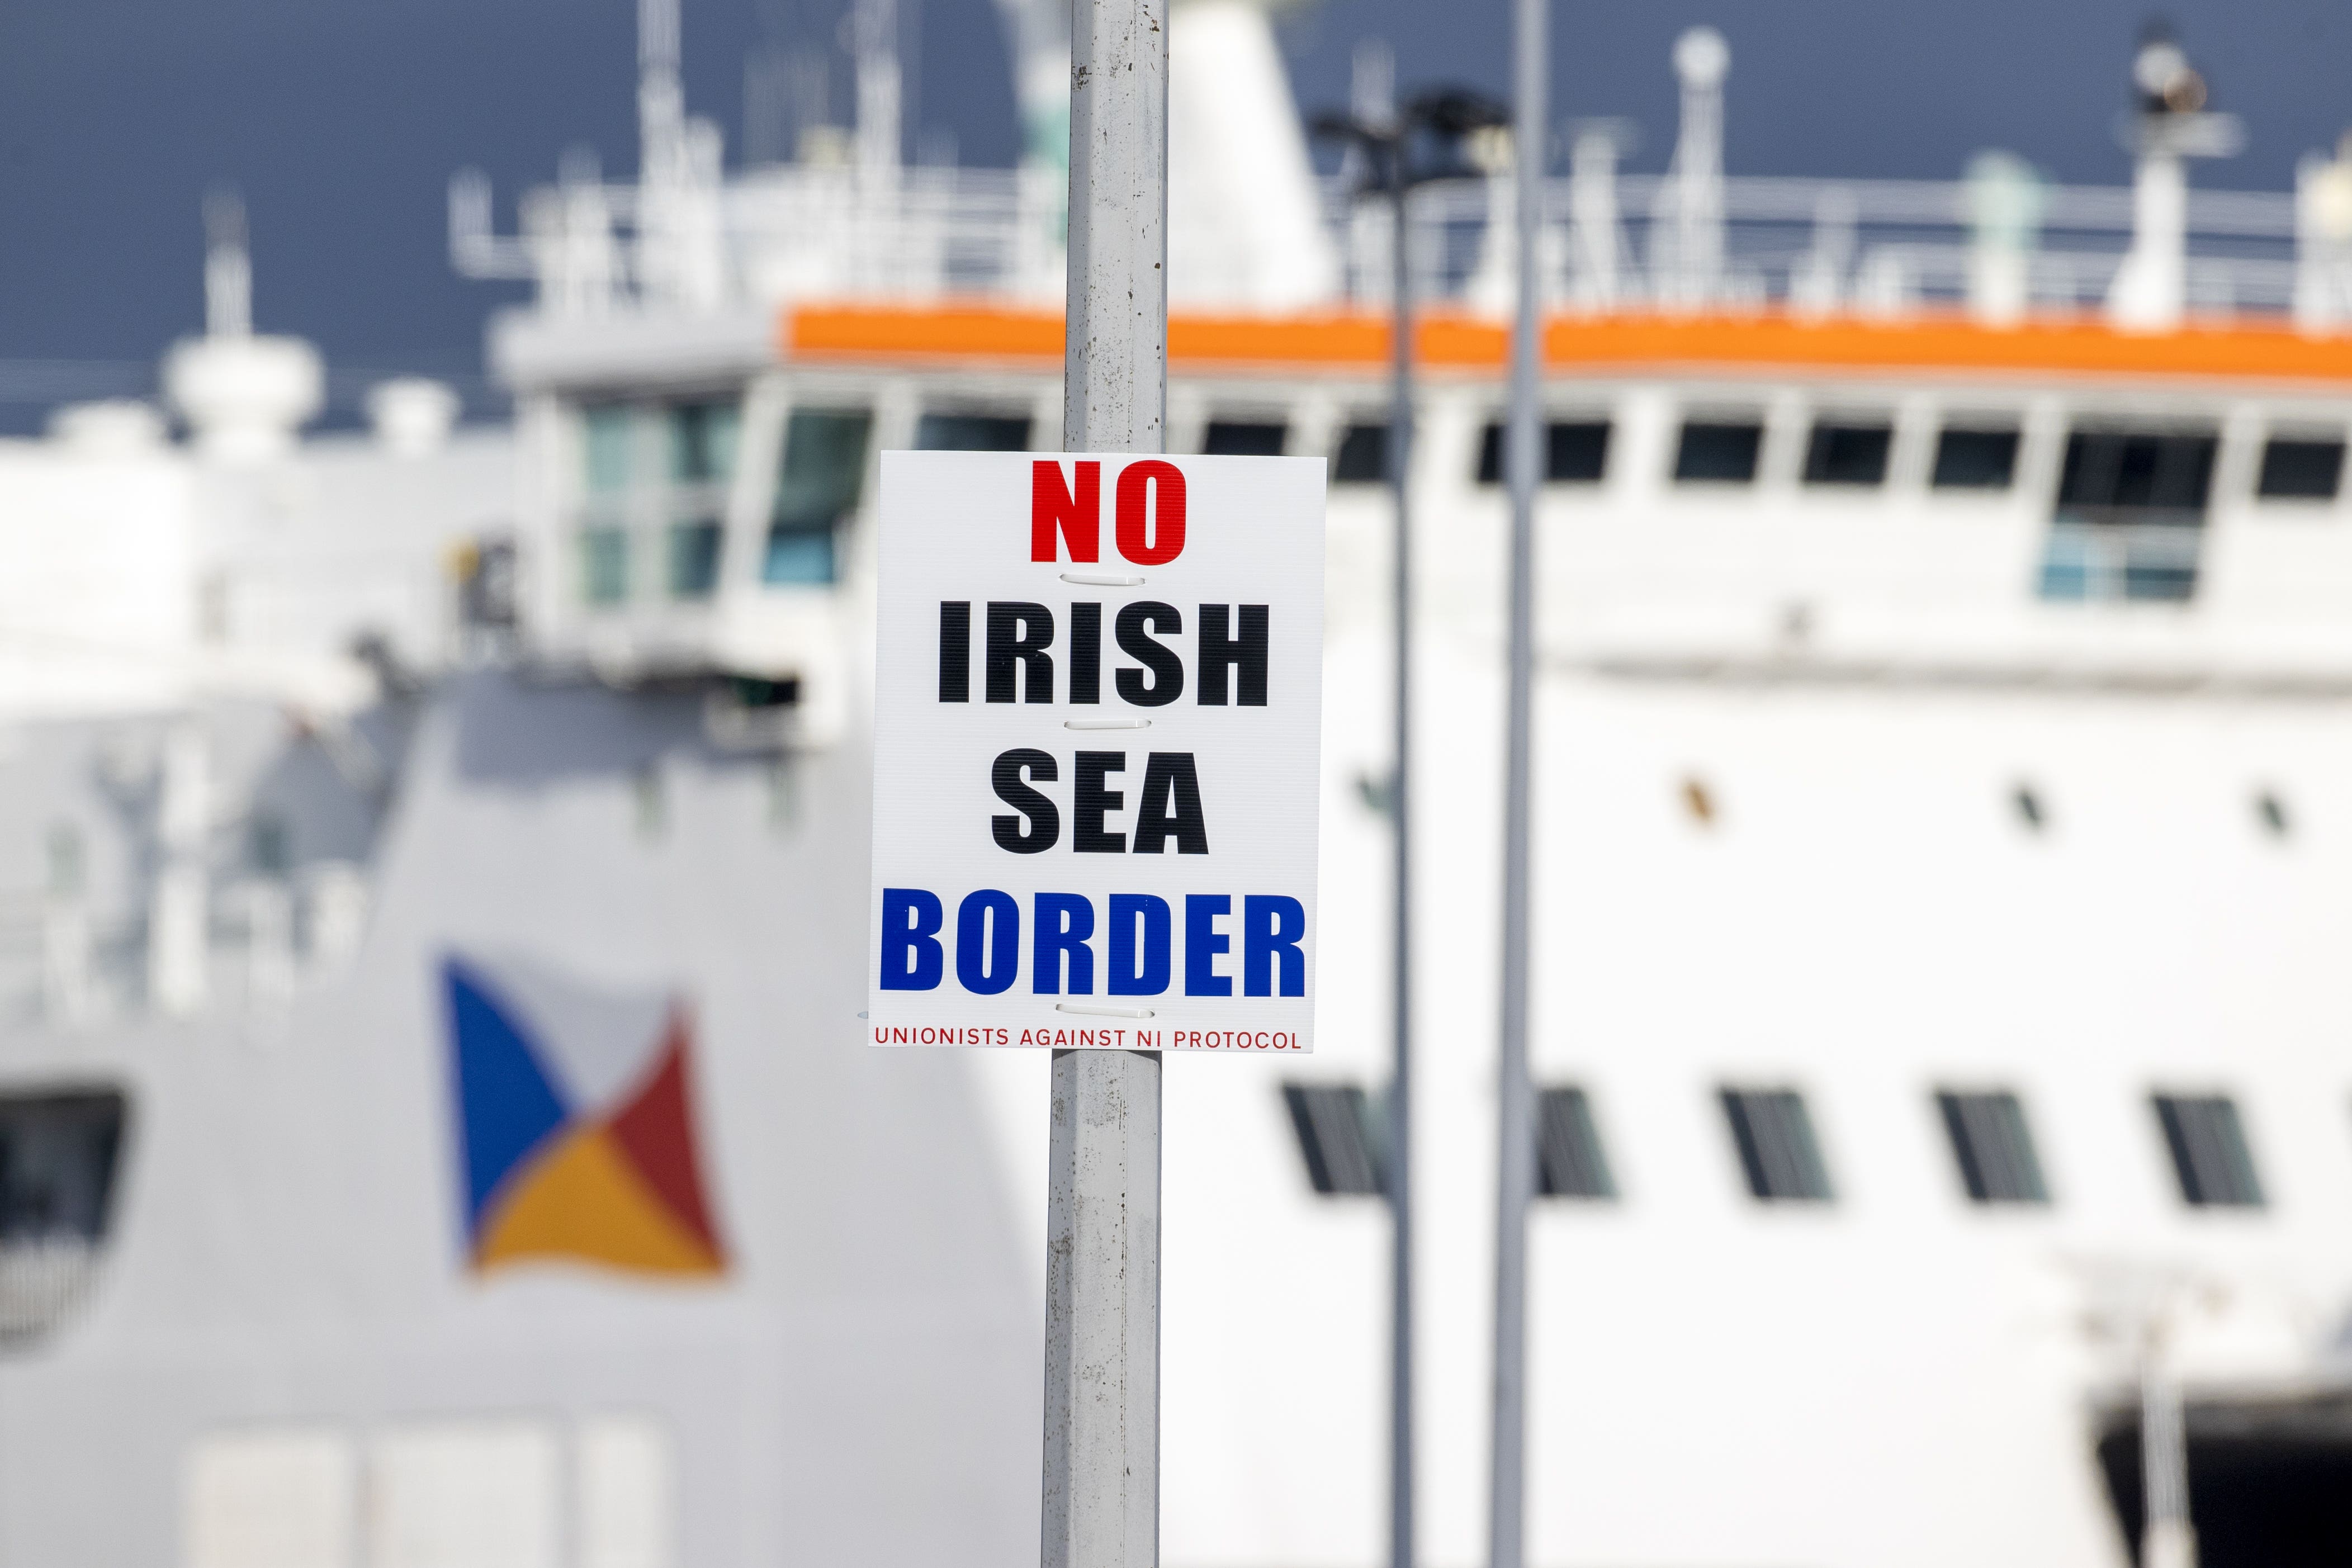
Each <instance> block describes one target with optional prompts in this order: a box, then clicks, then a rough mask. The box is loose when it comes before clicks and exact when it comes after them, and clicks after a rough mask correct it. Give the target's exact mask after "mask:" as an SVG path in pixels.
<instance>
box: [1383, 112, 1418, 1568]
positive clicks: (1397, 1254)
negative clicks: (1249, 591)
mask: <svg viewBox="0 0 2352 1568" xmlns="http://www.w3.org/2000/svg"><path fill="white" fill-rule="evenodd" d="M1406 151H1407V142H1406V138H1405V136H1404V134H1403V132H1402V128H1400V130H1399V132H1398V134H1397V136H1396V139H1395V140H1394V141H1391V143H1390V144H1389V146H1388V148H1387V154H1388V169H1387V171H1386V172H1387V174H1388V184H1389V204H1390V211H1391V214H1392V215H1393V217H1394V227H1393V231H1392V234H1391V249H1390V256H1391V273H1390V287H1391V292H1392V293H1393V295H1394V297H1395V307H1396V310H1395V318H1394V319H1393V321H1392V322H1391V326H1390V337H1391V344H1390V368H1391V389H1390V392H1391V395H1390V402H1389V436H1388V443H1387V445H1388V453H1387V457H1388V470H1389V490H1390V494H1391V497H1392V498H1393V499H1394V501H1395V503H1396V561H1395V579H1396V771H1395V773H1394V775H1393V776H1392V777H1391V779H1390V782H1389V810H1390V811H1391V821H1392V822H1393V824H1394V826H1395V829H1396V946H1395V950H1394V952H1393V953H1392V955H1391V962H1392V963H1393V965H1394V967H1395V992H1394V996H1393V999H1392V1005H1393V1006H1394V1008H1395V1010H1396V1019H1395V1026H1396V1061H1395V1064H1394V1066H1393V1068H1392V1069H1391V1072H1390V1076H1389V1150H1388V1153H1389V1160H1388V1180H1389V1210H1390V1214H1391V1218H1392V1220H1393V1222H1394V1227H1395V1247H1394V1248H1393V1249H1392V1251H1391V1260H1390V1262H1391V1269H1392V1270H1393V1279H1392V1281H1391V1291H1392V1294H1393V1297H1394V1303H1395V1310H1394V1314H1393V1320H1392V1322H1391V1334H1392V1335H1393V1336H1394V1337H1393V1340H1392V1342H1391V1346H1390V1357H1389V1380H1390V1381H1389V1562H1390V1563H1391V1568H1412V1563H1413V1540H1412V1474H1413V1464H1412V834H1411V832H1410V831H1409V824H1410V823H1411V822H1412V811H1411V806H1410V802H1411V800H1412V788H1411V784H1410V780H1411V779H1412V507H1411V505H1410V502H1409V498H1408V496H1407V490H1408V480H1409V476H1410V475H1411V473H1412V266H1411V250H1410V247H1409V245H1408V242H1407V235H1406V230H1405V207H1406V204H1407V196H1408V194H1409V193H1410V191H1411V189H1412V187H1411V186H1410V185H1409V184H1407V183H1406V180H1405V155H1406Z"/></svg>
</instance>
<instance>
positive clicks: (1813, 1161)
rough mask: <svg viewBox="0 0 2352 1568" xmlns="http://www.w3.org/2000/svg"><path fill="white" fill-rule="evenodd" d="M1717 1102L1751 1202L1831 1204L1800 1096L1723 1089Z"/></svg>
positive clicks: (1789, 1092)
mask: <svg viewBox="0 0 2352 1568" xmlns="http://www.w3.org/2000/svg"><path fill="white" fill-rule="evenodd" d="M1720 1098H1721V1099H1722V1102H1723V1114H1724V1119H1725V1120H1726V1121H1727V1122H1728V1123H1729V1124H1731V1141H1732V1144H1733V1145H1734V1146H1735V1147H1736V1148H1737V1149H1738V1153H1739V1169H1740V1174H1741V1175H1743V1176H1746V1177H1747V1178H1748V1195H1749V1196H1750V1197H1754V1198H1756V1199H1757V1200H1758V1201H1759V1202H1761V1203H1828V1202H1830V1201H1832V1197H1834V1195H1833V1194H1832V1191H1831V1190H1830V1173H1829V1167H1828V1166H1827V1165H1825V1164H1824V1163H1823V1162H1822V1148H1821V1144H1820V1142H1819V1140H1817V1139H1816V1138H1815V1137H1814V1136H1813V1121H1812V1118H1811V1116H1810V1115H1809V1114H1807V1113H1806V1111H1805V1097H1804V1096H1803V1095H1801V1094H1800V1093H1798V1092H1796V1091H1795V1090H1793V1089H1730V1088H1727V1089H1724V1090H1722V1091H1721V1092H1720Z"/></svg>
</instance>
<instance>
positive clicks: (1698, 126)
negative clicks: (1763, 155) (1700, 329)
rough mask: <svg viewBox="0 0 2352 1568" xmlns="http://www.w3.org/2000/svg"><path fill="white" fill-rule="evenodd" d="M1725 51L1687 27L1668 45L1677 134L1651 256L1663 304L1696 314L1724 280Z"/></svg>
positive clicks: (1715, 38) (1706, 31) (1717, 38)
mask: <svg viewBox="0 0 2352 1568" xmlns="http://www.w3.org/2000/svg"><path fill="white" fill-rule="evenodd" d="M1730 70H1731V46H1730V45H1729V44H1727V43H1726V42H1724V38H1723V35H1722V34H1721V33H1718V32H1717V31H1716V30H1715V29H1714V28H1713V27H1693V28H1691V29H1690V30H1689V31H1688V32H1686V33H1685V34H1684V35H1683V36H1682V37H1679V38H1677V39H1675V76H1676V77H1677V78H1680V79H1681V81H1682V89H1683V112H1682V131H1681V134H1680V135H1679V136H1677V137H1676V138H1675V158H1674V163H1673V165H1672V167H1671V168H1670V169H1669V170H1668V171H1667V176H1666V181H1665V183H1664V185H1662V186H1661V187H1660V188H1659V191H1658V200H1659V203H1660V204H1661V205H1662V206H1663V207H1664V209H1665V211H1664V213H1662V214H1659V216H1660V217H1661V218H1662V219H1663V220H1664V221H1663V222H1660V223H1657V224H1656V225H1654V228H1655V232H1656V234H1657V235H1658V238H1657V240H1656V241H1655V242H1654V246H1663V247H1664V251H1665V254H1664V256H1652V258H1651V266H1652V269H1653V270H1654V273H1655V274H1656V281H1655V287H1656V288H1657V291H1658V294H1659V297H1660V298H1661V299H1662V300H1664V301H1666V302H1669V303H1672V304H1675V305H1678V306H1681V307H1682V308H1685V309H1696V308H1698V307H1700V306H1703V305H1705V304H1706V302H1707V301H1709V300H1710V299H1712V298H1715V295H1716V291H1717V283H1718V282H1719V281H1720V279H1721V277H1722V273H1723V78H1725V77H1726V76H1727V75H1728V74H1730Z"/></svg>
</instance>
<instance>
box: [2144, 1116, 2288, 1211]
mask: <svg viewBox="0 0 2352 1568" xmlns="http://www.w3.org/2000/svg"><path fill="white" fill-rule="evenodd" d="M2149 1103H2151V1104H2153V1105H2154V1106H2155V1107H2156V1119H2157V1123H2158V1125H2159V1126H2161V1127H2162V1128H2163V1129H2164V1146H2165V1148H2166V1149H2167V1150H2168V1151H2169V1152H2170V1154H2171V1155H2172V1174H2173V1175H2174V1176H2177V1177H2179V1181H2180V1197H2181V1201H2182V1202H2184V1203H2187V1204H2189V1205H2190V1206H2192V1207H2197V1208H2260V1207H2262V1206H2263V1184H2262V1180H2261V1178H2260V1177H2258V1176H2255V1175H2254V1154H2253V1151H2252V1149H2251V1148H2249V1147H2247V1145H2246V1129H2245V1125H2244V1124H2243V1123H2242V1122H2240V1121H2239V1120H2238V1105H2237V1102H2236V1101H2234V1100H2231V1098H2230V1097H2229V1096H2228V1095H2226V1094H2156V1095H2151V1096H2150V1097H2149Z"/></svg>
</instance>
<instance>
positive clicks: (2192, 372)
mask: <svg viewBox="0 0 2352 1568" xmlns="http://www.w3.org/2000/svg"><path fill="white" fill-rule="evenodd" d="M778 336H779V346H780V348H781V349H782V351H783V352H784V354H785V356H786V357H787V358H790V359H793V360H796V361H804V362H811V363H852V364H872V363H900V364H930V365H940V364H950V363H996V364H1002V365H1007V366H1018V367H1021V368H1023V369H1034V370H1042V369H1046V368H1049V367H1052V366H1055V365H1057V364H1058V363H1059V362H1060V361H1061V357H1062V319H1061V317H1060V316H1058V315H1049V314H1047V313H1045V312H1043V311H1022V310H1008V309H998V308H988V307H980V306H975V307H961V308H960V307H951V306H950V307H941V308H903V307H894V306H855V305H843V306H819V307H811V308H803V309H799V310H793V311H790V312H788V313H786V315H785V317H784V319H783V320H782V323H781V324H780V331H779V334H778ZM1414 338H1415V343H1414V348H1415V350H1416V353H1417V357H1418V358H1419V360H1420V361H1421V362H1422V363H1423V364H1424V365H1428V366H1430V367H1432V368H1434V369H1440V370H1455V371H1484V372H1488V373H1499V372H1500V371H1501V370H1502V368H1503V365H1504V361H1505V358H1506V354H1507V347H1508V336H1507V330H1506V329H1505V328H1504V327H1503V326H1502V325H1501V324H1499V323H1497V322H1494V321H1490V320H1484V319H1475V318H1470V317H1465V316H1455V315H1447V314H1443V313H1440V314H1433V315H1430V316H1426V317H1424V318H1423V319H1422V320H1421V322H1420V323H1419V325H1418V328H1417V329H1416V331H1415V332H1414ZM1168 354H1169V359H1170V361H1171V363H1173V364H1175V365H1177V366H1178V367H1180V368H1188V369H1193V370H1214V369H1227V370H1234V371H1274V372H1280V371H1335V370H1336V371H1360V372H1365V373H1377V372H1378V371H1380V370H1381V367H1383V366H1384V365H1385V364H1386V363H1387V361H1388V354H1389V331H1388V323H1387V321H1386V320H1385V319H1383V318H1381V317H1379V316H1375V315H1358V314H1336V313H1335V314H1329V315H1317V316H1289V317H1227V316H1177V317H1173V318H1171V319H1170V321H1169V323H1168ZM1544 360H1545V362H1546V364H1547V365H1549V366H1550V367H1553V368H1556V369H1562V370H1572V369H1577V368H1584V369H1591V370H1606V371H1632V370H1639V369H1646V368H1678V369H1687V370H1695V371H1705V370H1712V371H1731V372H1734V373H1738V372H1741V371H1755V372H1759V373H1761V372H1769V371H1791V370H1800V371H1827V372H1831V373H1852V374H1862V375H1895V376H1900V375H1906V374H1948V373H1953V372H1961V373H1973V374H1981V375H1986V376H1995V377H1997V376H2002V375H2019V374H2023V375H2046V374H2059V375H2075V376H2092V377H2117V376H2120V377H2128V378H2135V379H2137V378H2142V377H2157V378H2163V379H2168V380H2169V379H2186V380H2197V379H2213V378H2221V379H2232V380H2262V381H2287V382H2339V383H2340V382H2352V339H2345V338H2309V337H2305V336H2304V335H2302V334H2301V333H2298V332H2296V331H2294V330H2293V329H2290V328H2287V327H2285V326H2268V325H2238V326H2227V327H2212V328H2204V327H2190V328H2187V329H2183V330H2181V331H2178V332H2170V333H2164V334H2154V335H2138V334H2132V333H2125V332H2117V331H2116V330H2114V329H2111V328H2109V327H2107V326H2106V325H2105V323H2103V322H2101V321H2098V320H2096V319H2077V320H2071V321H2039V322H2034V323H2032V324H2030V325H2026V326H2021V327H2018V328H2014V329H1993V328H1985V327H1979V326H1976V325H1974V324H1972V323H1970V322H1969V321H1968V320H1966V319H1961V318H1958V317H1954V316H1927V317H1914V318H1911V319H1906V320H1900V321H1886V322H1877V321H1857V320H1853V319H1833V320H1830V321H1822V322H1807V321H1799V320H1795V319H1790V318H1789V317H1786V316H1780V315H1759V316H1738V317H1703V316H1701V317H1687V316H1646V315H1620V316H1601V317H1580V316H1561V317H1555V318H1553V319H1552V320H1551V321H1549V323H1547V324H1546V326H1545V329H1544Z"/></svg>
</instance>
